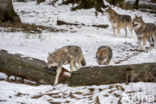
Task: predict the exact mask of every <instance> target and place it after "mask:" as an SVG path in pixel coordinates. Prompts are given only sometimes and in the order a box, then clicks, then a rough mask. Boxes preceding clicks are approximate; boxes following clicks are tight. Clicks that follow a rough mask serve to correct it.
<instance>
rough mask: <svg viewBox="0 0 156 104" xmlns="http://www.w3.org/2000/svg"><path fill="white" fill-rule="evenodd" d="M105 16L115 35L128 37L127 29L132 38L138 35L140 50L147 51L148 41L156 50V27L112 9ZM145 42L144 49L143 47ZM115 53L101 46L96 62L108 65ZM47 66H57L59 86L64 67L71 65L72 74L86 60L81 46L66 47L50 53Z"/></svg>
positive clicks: (109, 48)
mask: <svg viewBox="0 0 156 104" xmlns="http://www.w3.org/2000/svg"><path fill="white" fill-rule="evenodd" d="M103 15H106V16H107V18H108V20H109V22H110V23H111V25H112V29H113V33H114V35H116V31H117V36H118V37H120V30H121V29H124V30H125V37H127V28H128V29H129V31H130V32H131V36H133V30H134V31H135V33H136V35H137V39H138V41H139V46H138V49H139V50H145V48H146V40H148V41H149V43H150V44H149V47H151V46H152V45H153V44H154V47H155V48H156V25H155V24H152V23H145V22H144V21H143V19H142V17H138V16H136V15H135V18H134V19H132V18H131V16H129V15H121V14H118V13H117V12H116V11H115V10H113V9H112V8H111V7H108V8H107V9H106V10H105V11H104V12H103ZM142 41H143V47H142V44H141V43H142ZM112 56H113V53H112V49H111V47H109V46H100V47H99V48H98V49H97V52H96V61H97V63H98V64H99V65H108V64H109V63H110V60H111V59H112ZM47 61H48V63H47V66H48V68H50V67H52V66H57V69H56V76H55V81H54V85H55V84H58V80H59V76H60V73H61V71H62V66H63V65H66V64H70V70H71V72H73V71H74V68H75V69H76V71H77V70H79V69H80V68H81V67H82V66H85V65H86V60H85V58H84V56H83V53H82V50H81V48H80V47H79V46H74V45H70V46H64V47H62V48H60V49H57V50H56V51H54V52H53V53H49V55H48V58H47Z"/></svg>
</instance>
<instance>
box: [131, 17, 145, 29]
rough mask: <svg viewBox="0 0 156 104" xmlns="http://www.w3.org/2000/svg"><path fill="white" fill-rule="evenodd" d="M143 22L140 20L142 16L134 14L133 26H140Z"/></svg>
mask: <svg viewBox="0 0 156 104" xmlns="http://www.w3.org/2000/svg"><path fill="white" fill-rule="evenodd" d="M143 23H144V21H143V20H142V17H137V16H136V15H135V18H134V19H133V26H134V27H140V26H141V25H142V24H143Z"/></svg>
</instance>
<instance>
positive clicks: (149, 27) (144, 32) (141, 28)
mask: <svg viewBox="0 0 156 104" xmlns="http://www.w3.org/2000/svg"><path fill="white" fill-rule="evenodd" d="M133 27H134V31H135V32H136V35H137V38H138V40H139V49H142V47H141V41H143V50H145V46H146V40H148V41H149V43H150V44H149V45H150V46H149V47H151V45H152V41H151V39H153V40H154V46H155V48H156V25H155V24H152V23H145V22H144V21H143V19H142V17H137V16H135V18H134V19H133Z"/></svg>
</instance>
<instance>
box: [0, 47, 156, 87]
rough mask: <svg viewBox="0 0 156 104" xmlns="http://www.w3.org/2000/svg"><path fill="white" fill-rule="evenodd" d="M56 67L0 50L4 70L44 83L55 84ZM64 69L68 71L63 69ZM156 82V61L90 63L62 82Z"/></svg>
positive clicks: (10, 73)
mask: <svg viewBox="0 0 156 104" xmlns="http://www.w3.org/2000/svg"><path fill="white" fill-rule="evenodd" d="M55 70H56V67H52V68H51V69H49V70H48V69H47V68H46V63H45V62H44V61H42V60H39V59H35V58H31V57H23V56H22V55H19V54H10V53H8V52H7V51H5V50H1V51H0V72H3V73H5V74H8V75H13V76H18V77H22V78H24V79H28V80H32V81H36V82H39V83H43V84H53V82H54V79H55V74H56V73H55ZM63 70H65V69H64V68H63ZM138 81H143V82H156V63H143V64H134V65H119V66H105V67H104V66H103V67H99V66H94V67H91V66H88V67H83V68H81V69H80V70H78V71H75V72H72V75H71V77H70V78H64V77H61V78H60V80H59V83H67V84H68V85H70V86H84V85H101V84H113V83H128V82H138Z"/></svg>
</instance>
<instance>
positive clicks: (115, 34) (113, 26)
mask: <svg viewBox="0 0 156 104" xmlns="http://www.w3.org/2000/svg"><path fill="white" fill-rule="evenodd" d="M112 29H113V34H114V35H116V34H115V27H114V26H112Z"/></svg>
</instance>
